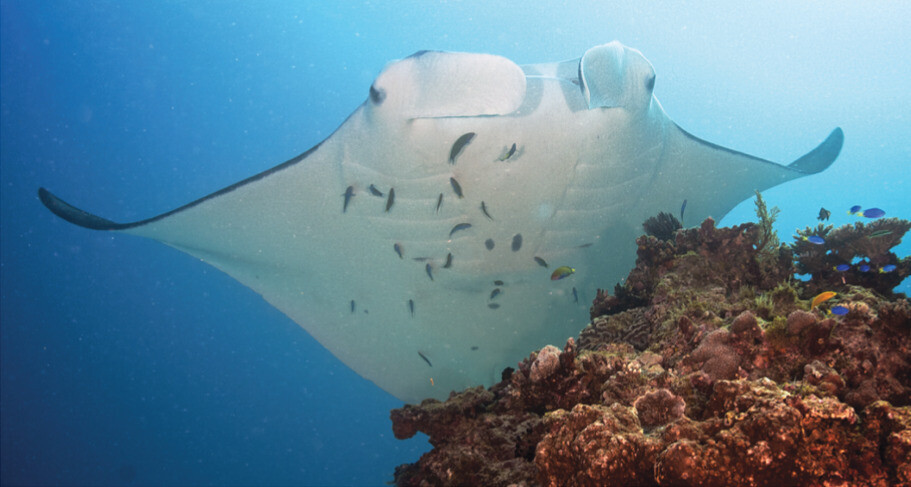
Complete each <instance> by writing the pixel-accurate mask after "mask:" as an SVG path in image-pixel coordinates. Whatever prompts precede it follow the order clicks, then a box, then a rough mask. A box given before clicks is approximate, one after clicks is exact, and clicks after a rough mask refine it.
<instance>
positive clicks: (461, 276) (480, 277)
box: [39, 42, 843, 402]
mask: <svg viewBox="0 0 911 487" xmlns="http://www.w3.org/2000/svg"><path fill="white" fill-rule="evenodd" d="M654 83H655V74H654V70H653V68H652V66H651V64H650V63H649V62H648V61H647V60H646V59H645V58H644V57H643V56H642V55H641V54H640V53H639V52H638V51H636V50H634V49H630V48H628V47H625V46H623V45H621V44H620V43H617V42H612V43H610V44H606V45H602V46H598V47H594V48H592V49H590V50H588V51H587V52H586V53H585V54H584V55H583V56H582V58H581V59H575V60H571V61H565V62H557V63H548V64H534V65H528V66H518V65H516V64H515V63H513V62H512V61H510V60H508V59H505V58H502V57H499V56H494V55H489V54H467V53H448V52H426V51H425V52H419V53H416V54H414V55H412V56H411V57H408V58H406V59H403V60H400V61H395V62H393V63H391V64H389V65H388V66H387V67H386V68H385V69H384V71H383V72H382V73H380V75H379V76H378V77H377V79H376V81H375V82H374V83H373V85H372V86H371V87H370V90H369V97H368V99H367V100H366V101H365V102H364V103H363V104H362V105H361V106H360V107H359V108H358V109H357V110H355V112H354V113H353V114H352V115H351V116H350V117H349V118H348V119H347V120H346V121H345V122H344V123H343V124H342V125H341V126H340V127H339V128H338V129H337V130H336V132H335V133H333V134H332V135H331V136H330V137H329V138H327V139H326V140H324V141H323V142H322V143H320V144H319V145H317V146H316V147H313V148H312V149H310V150H308V151H307V152H305V153H304V154H302V155H300V156H298V157H296V158H294V159H292V160H290V161H288V162H285V163H284V164H281V165H279V166H276V167H274V168H272V169H269V170H267V171H265V172H263V173H261V174H258V175H256V176H253V177H251V178H249V179H246V180H244V181H241V182H239V183H237V184H234V185H232V186H230V187H227V188H225V189H223V190H221V191H218V192H216V193H213V194H211V195H209V196H206V197H203V198H201V199H198V200H196V201H194V202H192V203H190V204H187V205H185V206H183V207H180V208H178V209H176V210H173V211H170V212H167V213H164V214H162V215H159V216H156V217H153V218H150V219H147V220H143V221H139V222H135V223H125V224H121V223H115V222H112V221H110V220H106V219H104V218H101V217H98V216H95V215H92V214H90V213H87V212H84V211H82V210H79V209H77V208H75V207H73V206H71V205H69V204H67V203H65V202H64V201H62V200H60V199H59V198H57V197H55V196H54V195H52V194H51V193H50V192H48V191H47V190H45V189H43V188H42V189H40V190H39V195H40V198H41V201H42V202H43V203H44V204H45V205H46V206H47V207H48V208H49V209H50V210H51V211H53V212H54V213H56V214H57V215H59V216H60V217H62V218H64V219H66V220H68V221H70V222H72V223H75V224H77V225H81V226H83V227H87V228H92V229H98V230H113V231H117V232H122V233H128V234H131V235H139V236H143V237H149V238H153V239H155V240H159V241H161V242H163V243H165V244H168V245H170V246H172V247H175V248H177V249H180V250H182V251H184V252H186V253H188V254H190V255H193V256H194V257H197V258H199V259H202V260H204V261H205V262H208V263H209V264H211V265H213V266H215V267H217V268H218V269H221V270H222V271H224V272H226V273H228V274H229V275H231V276H233V277H234V278H235V279H237V280H238V281H240V282H242V283H243V284H244V285H246V286H248V287H250V288H251V289H253V290H254V291H256V292H258V293H260V294H261V295H262V296H263V298H265V299H266V300H267V301H268V302H269V303H271V304H272V305H274V306H275V307H277V308H278V309H280V310H282V311H283V312H284V313H285V314H287V315H288V316H289V317H291V318H292V319H293V320H294V321H296V322H297V323H299V324H300V325H301V326H302V327H303V328H304V329H306V330H307V331H308V332H309V333H310V334H312V335H313V336H314V337H315V338H316V339H317V340H319V342H320V343H322V344H323V345H324V346H325V347H326V348H328V349H329V350H330V351H331V352H332V353H333V354H335V356H337V357H338V358H339V359H341V360H342V361H343V362H344V363H345V364H347V365H348V366H349V367H351V368H352V369H354V370H355V371H357V372H358V373H359V374H360V375H362V376H364V377H366V378H367V379H370V380H371V381H373V382H374V383H376V384H377V385H378V386H380V387H382V388H383V389H385V390H387V391H389V392H390V393H392V394H393V395H395V396H396V397H398V398H400V399H402V400H404V401H410V402H413V401H419V400H421V399H423V398H427V397H435V398H445V397H446V396H447V395H448V394H449V392H450V391H451V390H460V389H462V388H465V387H469V386H475V385H479V384H483V385H490V384H491V383H492V382H494V381H495V380H498V378H499V375H500V373H501V371H502V369H503V368H505V367H508V366H514V365H515V364H516V362H518V361H519V360H521V359H522V358H523V357H525V356H527V355H528V353H529V352H531V351H532V350H535V349H537V348H540V347H541V346H543V345H546V344H548V343H551V344H557V345H560V344H562V343H563V342H564V341H565V340H566V338H567V337H570V336H574V335H576V334H577V333H578V332H579V330H580V329H581V328H582V327H583V326H585V324H586V323H587V322H588V309H589V305H590V303H591V300H592V298H593V297H594V294H595V290H596V288H598V287H602V288H610V287H612V286H613V285H614V284H615V283H616V282H617V281H618V280H619V279H621V278H622V277H623V276H624V275H625V274H626V272H628V270H629V268H630V267H631V266H632V264H633V263H634V259H635V242H634V239H635V237H636V236H637V235H639V234H640V233H641V224H642V222H643V221H644V220H645V219H646V218H647V217H649V216H653V215H655V214H656V213H658V212H659V211H669V212H674V213H676V210H675V209H679V208H680V207H681V204H682V203H683V201H684V200H686V201H687V202H688V204H687V206H686V213H685V215H684V216H685V221H684V224H696V223H698V222H700V221H701V220H702V219H703V218H705V217H707V216H710V215H711V216H714V217H716V218H720V217H722V216H723V215H724V214H725V213H727V212H728V211H729V210H730V209H731V208H733V207H734V206H735V205H736V204H738V203H739V202H740V201H742V200H744V199H746V198H747V197H749V196H751V195H752V194H753V191H754V190H764V189H766V188H769V187H772V186H775V185H777V184H780V183H783V182H785V181H788V180H791V179H794V178H798V177H801V176H805V175H808V174H813V173H816V172H819V171H822V170H823V169H825V168H826V167H828V166H829V165H830V164H831V163H832V161H834V160H835V158H836V157H837V155H838V153H839V151H840V149H841V145H842V141H843V135H842V133H841V130H839V129H835V131H833V132H832V134H831V135H829V137H828V138H827V139H826V140H825V141H824V142H823V143H822V144H820V145H819V146H818V147H816V148H815V149H814V150H812V151H811V152H809V153H808V154H806V155H804V156H803V157H801V158H799V159H797V160H796V161H795V162H793V163H791V164H790V165H787V166H783V165H779V164H776V163H773V162H769V161H765V160H762V159H759V158H756V157H752V156H749V155H746V154H742V153H739V152H735V151H732V150H729V149H725V148H723V147H719V146H716V145H713V144H711V143H708V142H705V141H702V140H700V139H698V138H696V137H694V136H692V135H690V134H688V133H687V132H685V131H683V130H682V129H681V128H680V127H678V126H677V125H675V124H674V122H672V121H671V120H670V119H669V118H668V117H667V115H666V114H665V113H664V111H663V110H662V108H661V105H660V104H659V103H658V101H657V100H656V99H655V97H654V96H653V95H652V89H653V87H654ZM545 264H546V266H547V267H545ZM559 266H571V267H573V268H575V269H576V272H575V274H573V275H570V276H569V277H566V278H565V279H561V280H551V278H550V277H551V273H552V272H553V271H554V269H555V268H557V267H559Z"/></svg>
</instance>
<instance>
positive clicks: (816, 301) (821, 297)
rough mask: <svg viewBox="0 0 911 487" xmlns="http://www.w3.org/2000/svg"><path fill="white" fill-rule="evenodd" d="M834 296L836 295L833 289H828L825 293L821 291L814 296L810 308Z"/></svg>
mask: <svg viewBox="0 0 911 487" xmlns="http://www.w3.org/2000/svg"><path fill="white" fill-rule="evenodd" d="M834 297H835V293H833V292H832V291H826V292H824V293H819V294H818V295H817V296H816V297H815V298H813V301H812V302H811V303H810V308H811V309H812V308H815V307H817V306H819V305H820V304H822V303H824V302H826V301H828V300H830V299H832V298H834Z"/></svg>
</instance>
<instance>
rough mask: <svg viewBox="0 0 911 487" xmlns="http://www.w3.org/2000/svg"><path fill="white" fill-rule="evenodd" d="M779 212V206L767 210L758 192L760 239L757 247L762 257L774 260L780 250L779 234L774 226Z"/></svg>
mask: <svg viewBox="0 0 911 487" xmlns="http://www.w3.org/2000/svg"><path fill="white" fill-rule="evenodd" d="M779 211H780V210H779V209H778V207H777V206H773V207H772V209H771V210H769V209H768V208H766V205H765V201H764V200H763V199H762V194H761V193H760V192H759V191H756V216H757V217H759V237H758V239H757V242H756V247H757V249H758V250H759V253H760V255H763V256H768V257H769V258H774V256H775V254H776V253H777V249H778V234H776V233H775V229H774V228H773V226H774V224H775V219H777V218H778V213H779Z"/></svg>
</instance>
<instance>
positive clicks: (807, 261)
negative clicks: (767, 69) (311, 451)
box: [392, 200, 911, 486]
mask: <svg viewBox="0 0 911 487" xmlns="http://www.w3.org/2000/svg"><path fill="white" fill-rule="evenodd" d="M760 201H761V200H760ZM757 207H759V203H758V202H757ZM761 211H763V212H765V214H766V217H765V218H766V219H767V221H768V219H771V218H773V217H774V215H772V214H770V213H769V212H768V211H766V210H764V205H763V208H762V210H761ZM762 219H763V216H762V215H760V220H762ZM909 227H911V223H909V222H906V221H903V220H895V219H884V220H877V221H874V222H873V223H871V224H868V225H863V224H856V225H854V226H848V227H842V228H839V229H835V230H832V229H831V227H823V226H820V227H819V228H816V229H808V230H807V231H806V232H804V233H803V234H802V235H801V237H802V236H807V235H819V236H820V237H821V238H823V239H824V240H825V242H826V244H827V245H826V247H827V249H822V248H821V247H822V246H821V245H818V244H812V243H810V242H807V241H805V240H802V239H801V238H799V239H798V242H797V243H796V244H795V245H794V246H793V247H791V246H786V245H778V244H777V243H775V241H774V240H773V238H772V237H773V236H774V235H770V234H769V233H768V232H769V230H770V228H771V227H770V226H769V227H768V228H764V227H763V226H762V224H759V225H756V224H750V223H747V224H743V225H739V226H736V227H733V228H716V227H715V225H714V222H713V221H712V220H711V219H709V220H706V221H705V222H703V224H702V225H701V226H700V227H698V228H690V229H686V230H676V231H675V232H674V234H673V238H671V239H669V240H662V239H659V238H657V237H655V236H642V237H640V238H639V239H638V240H637V244H638V246H639V248H638V259H637V263H636V267H635V268H634V269H633V270H632V271H631V272H630V275H629V277H628V279H627V280H626V281H625V282H624V284H623V285H622V286H621V285H618V286H617V287H616V288H615V289H614V293H613V295H611V294H608V293H606V292H603V291H599V293H598V296H597V297H596V298H595V301H594V303H593V305H592V308H591V317H592V321H591V323H590V324H589V325H588V326H587V327H586V328H585V329H584V330H582V331H581V333H580V336H579V338H578V340H576V339H572V338H571V339H569V340H568V341H567V343H566V344H565V346H564V347H563V348H562V349H560V348H557V347H554V346H547V347H544V348H542V349H541V350H539V351H537V352H533V353H531V355H530V356H529V357H528V358H527V359H525V360H523V361H522V362H521V363H520V364H518V367H517V369H515V370H511V369H508V370H507V371H506V372H505V373H504V376H503V379H504V380H503V381H502V382H500V383H498V384H496V385H494V386H493V387H491V388H490V389H489V390H485V389H484V388H482V387H478V388H474V389H468V390H466V391H462V392H459V393H456V392H453V393H452V394H451V395H450V398H449V399H448V400H447V401H445V402H440V401H436V400H425V401H424V402H422V403H421V404H420V405H408V406H405V407H403V408H401V409H396V410H394V411H393V412H392V421H393V430H394V433H395V435H396V437H397V438H409V437H411V436H413V435H414V434H416V433H417V432H418V431H421V432H424V433H426V434H427V435H428V436H429V437H430V442H431V444H432V445H433V447H434V448H433V450H432V451H430V452H428V453H427V454H425V455H424V456H423V457H422V458H421V459H420V460H419V461H418V462H417V463H414V464H410V465H402V466H400V467H399V468H398V469H396V474H395V480H396V483H397V485H490V486H497V485H503V486H506V485H517V486H522V485H524V486H532V485H542V486H557V485H571V486H588V485H592V486H609V485H624V486H626V485H710V486H711V485H756V486H759V485H809V486H814V485H820V486H821V485H870V486H880V485H882V486H885V485H911V303H909V301H908V299H907V298H905V297H904V296H903V295H893V294H892V288H893V287H894V286H895V285H896V284H897V283H898V282H900V279H898V280H896V278H897V276H903V275H907V272H908V271H909V270H911V269H909V265H911V262H909V259H908V258H905V259H902V260H900V259H898V258H897V257H895V256H894V254H892V253H891V252H890V249H891V248H892V246H894V245H896V244H897V243H898V242H899V241H900V239H901V236H902V235H903V234H904V233H905V231H907V230H908V228H909ZM810 232H812V233H810ZM871 235H875V237H871ZM871 240H872V242H871ZM804 244H805V245H804ZM809 245H812V247H808V246H809ZM820 251H821V252H820ZM855 257H857V258H859V259H863V262H869V263H870V264H865V265H876V266H880V267H882V266H886V265H890V264H891V265H895V266H896V269H895V270H893V271H890V272H871V273H869V275H863V276H860V275H859V274H858V275H856V276H855V275H845V272H844V271H835V270H834V267H835V266H837V265H838V264H837V263H835V262H839V263H840V262H842V261H844V262H852V264H851V265H853V266H856V265H858V261H857V259H855ZM795 259H796V260H795ZM830 271H831V272H830ZM795 272H801V273H805V274H812V279H811V280H810V281H808V282H798V281H795V280H793V279H792V276H793V274H794V273H795ZM858 272H860V271H859V269H858ZM842 277H844V281H842ZM820 290H834V291H835V292H837V295H836V297H835V298H833V299H831V300H829V301H827V302H825V303H823V304H820V305H819V306H817V307H813V308H811V307H810V300H811V299H812V297H813V296H814V295H815V294H817V293H818V291H820ZM835 305H839V306H842V307H844V308H845V309H846V310H847V313H846V314H844V315H835V314H832V313H829V312H828V309H831V307H832V306H835Z"/></svg>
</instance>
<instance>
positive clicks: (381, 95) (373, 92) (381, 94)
mask: <svg viewBox="0 0 911 487" xmlns="http://www.w3.org/2000/svg"><path fill="white" fill-rule="evenodd" d="M385 99H386V92H385V91H383V90H378V89H376V87H375V86H373V85H370V101H372V102H373V104H374V105H379V104H380V103H383V100H385Z"/></svg>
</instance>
